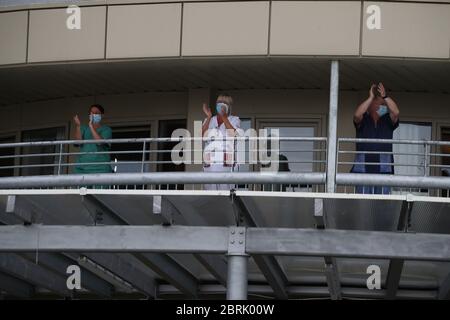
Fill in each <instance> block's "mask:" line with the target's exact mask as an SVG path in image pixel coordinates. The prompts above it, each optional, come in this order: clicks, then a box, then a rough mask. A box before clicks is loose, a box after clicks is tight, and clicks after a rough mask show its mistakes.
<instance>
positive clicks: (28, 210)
mask: <svg viewBox="0 0 450 320" xmlns="http://www.w3.org/2000/svg"><path fill="white" fill-rule="evenodd" d="M5 212H6V213H8V214H11V215H14V216H15V217H16V218H18V219H19V220H21V221H22V222H23V223H25V224H31V223H35V222H36V219H37V213H36V210H35V208H33V206H32V205H31V204H30V203H29V202H27V201H26V200H25V198H24V197H21V196H16V195H10V196H8V198H7V200H6V210H5Z"/></svg>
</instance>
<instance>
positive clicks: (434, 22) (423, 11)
mask: <svg viewBox="0 0 450 320" xmlns="http://www.w3.org/2000/svg"><path fill="white" fill-rule="evenodd" d="M369 6H372V8H368V7H369ZM377 7H378V8H379V9H377ZM368 9H369V10H370V9H372V10H370V13H367V11H368ZM377 11H379V22H380V24H379V29H377V28H374V27H376V20H375V19H376V14H377V13H375V12H377ZM371 17H374V19H373V20H372V19H371ZM368 20H369V22H374V23H373V24H371V25H372V29H369V27H368V25H367V21H368ZM377 20H378V19H377ZM369 25H370V24H369ZM362 54H363V55H369V56H390V57H414V58H449V54H450V5H446V4H424V3H388V2H365V3H364V15H363V40H362Z"/></svg>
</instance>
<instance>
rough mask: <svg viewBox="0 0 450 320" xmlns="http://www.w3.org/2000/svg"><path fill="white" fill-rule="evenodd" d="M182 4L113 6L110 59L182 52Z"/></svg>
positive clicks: (161, 55)
mask: <svg viewBox="0 0 450 320" xmlns="http://www.w3.org/2000/svg"><path fill="white" fill-rule="evenodd" d="M180 32H181V4H179V3H174V4H150V5H135V6H112V7H110V8H109V9H108V38H107V50H106V57H107V58H126V57H164V56H178V55H179V54H180Z"/></svg>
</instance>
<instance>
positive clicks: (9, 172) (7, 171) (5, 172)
mask: <svg viewBox="0 0 450 320" xmlns="http://www.w3.org/2000/svg"><path fill="white" fill-rule="evenodd" d="M14 142H16V138H15V137H14V136H10V137H2V138H0V144H4V143H14ZM14 154H15V148H0V177H12V176H14V168H12V166H14V163H15V160H14V158H5V157H10V156H13V155H14Z"/></svg>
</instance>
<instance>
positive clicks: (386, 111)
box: [377, 104, 389, 118]
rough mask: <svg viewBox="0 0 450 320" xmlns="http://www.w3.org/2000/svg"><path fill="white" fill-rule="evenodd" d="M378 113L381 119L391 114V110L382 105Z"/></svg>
mask: <svg viewBox="0 0 450 320" xmlns="http://www.w3.org/2000/svg"><path fill="white" fill-rule="evenodd" d="M377 113H378V115H379V116H380V118H381V117H382V116H384V115H385V114H386V113H389V109H388V107H387V106H385V105H384V104H382V105H380V106H379V107H378V110H377Z"/></svg>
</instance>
